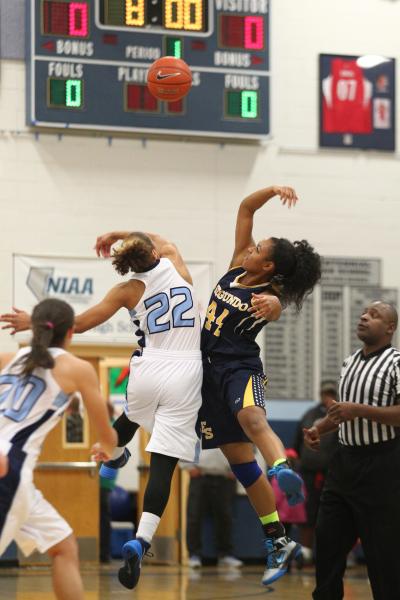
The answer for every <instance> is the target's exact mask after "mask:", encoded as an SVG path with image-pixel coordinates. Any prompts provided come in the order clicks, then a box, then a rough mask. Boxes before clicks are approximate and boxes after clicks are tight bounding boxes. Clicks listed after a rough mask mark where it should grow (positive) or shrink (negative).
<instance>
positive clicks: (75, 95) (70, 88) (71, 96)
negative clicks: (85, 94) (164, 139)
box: [65, 79, 82, 108]
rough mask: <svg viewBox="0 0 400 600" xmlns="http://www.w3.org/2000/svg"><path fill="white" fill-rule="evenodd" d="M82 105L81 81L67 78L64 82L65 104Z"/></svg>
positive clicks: (77, 106) (74, 106)
mask: <svg viewBox="0 0 400 600" xmlns="http://www.w3.org/2000/svg"><path fill="white" fill-rule="evenodd" d="M81 105H82V82H81V81H80V80H79V79H68V80H67V81H66V83H65V106H70V107H71V108H79V107H80V106H81Z"/></svg>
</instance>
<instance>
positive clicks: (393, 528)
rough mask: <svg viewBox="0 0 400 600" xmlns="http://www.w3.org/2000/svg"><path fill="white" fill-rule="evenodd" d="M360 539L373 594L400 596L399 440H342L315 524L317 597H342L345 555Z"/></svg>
mask: <svg viewBox="0 0 400 600" xmlns="http://www.w3.org/2000/svg"><path fill="white" fill-rule="evenodd" d="M358 538H360V539H361V543H362V546H363V550H364V553H365V559H366V563H367V568H368V575H369V579H370V582H371V587H372V593H373V597H374V600H399V599H400V563H399V546H400V440H397V439H396V440H391V441H388V442H382V443H379V444H372V445H371V446H364V447H351V448H348V447H345V446H340V448H339V450H338V451H337V452H336V453H335V454H334V456H333V457H332V461H331V463H330V468H329V471H328V475H327V479H326V482H325V486H324V489H323V492H322V496H321V504H320V508H319V514H318V519H317V528H316V580H317V585H316V588H315V590H314V593H313V598H314V600H341V599H342V598H343V575H344V572H345V569H346V557H347V554H348V552H349V551H350V550H351V548H352V547H353V545H354V544H355V542H356V541H357V539H358Z"/></svg>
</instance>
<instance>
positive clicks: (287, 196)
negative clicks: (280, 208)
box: [275, 185, 298, 208]
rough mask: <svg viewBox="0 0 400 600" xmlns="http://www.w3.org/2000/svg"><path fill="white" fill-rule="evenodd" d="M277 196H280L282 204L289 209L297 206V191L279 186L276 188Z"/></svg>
mask: <svg viewBox="0 0 400 600" xmlns="http://www.w3.org/2000/svg"><path fill="white" fill-rule="evenodd" d="M275 195H276V196H279V197H280V199H281V201H282V204H283V205H284V206H285V205H286V206H287V207H288V208H292V206H295V205H296V202H297V201H298V197H297V194H296V191H295V190H294V189H293V188H291V187H287V186H279V185H277V186H275Z"/></svg>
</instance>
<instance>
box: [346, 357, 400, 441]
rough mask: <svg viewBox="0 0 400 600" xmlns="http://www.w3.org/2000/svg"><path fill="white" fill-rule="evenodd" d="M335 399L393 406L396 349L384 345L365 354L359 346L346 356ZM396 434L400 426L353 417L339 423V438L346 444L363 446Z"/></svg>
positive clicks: (397, 383) (399, 389)
mask: <svg viewBox="0 0 400 600" xmlns="http://www.w3.org/2000/svg"><path fill="white" fill-rule="evenodd" d="M339 401H340V402H356V403H358V404H369V405H370V406H393V405H394V404H397V403H399V401H400V352H399V351H398V350H396V348H393V347H392V346H385V347H384V348H381V349H380V350H377V351H376V352H373V353H372V354H369V355H368V356H367V357H365V356H364V354H363V352H362V350H357V352H355V353H354V354H352V355H351V356H349V357H348V358H347V359H346V360H345V362H344V364H343V367H342V372H341V374H340V382H339ZM397 436H400V429H397V428H395V427H391V426H389V425H381V424H380V423H375V422H373V421H369V420H367V419H360V418H358V417H357V418H356V419H354V420H352V421H346V422H345V423H341V424H340V426H339V441H340V443H341V444H344V445H346V446H366V445H368V444H375V443H377V442H385V441H387V440H392V439H394V438H395V437H397Z"/></svg>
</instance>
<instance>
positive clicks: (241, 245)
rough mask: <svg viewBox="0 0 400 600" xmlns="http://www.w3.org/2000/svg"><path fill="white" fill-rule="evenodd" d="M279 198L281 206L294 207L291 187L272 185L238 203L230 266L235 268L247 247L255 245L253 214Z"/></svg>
mask: <svg viewBox="0 0 400 600" xmlns="http://www.w3.org/2000/svg"><path fill="white" fill-rule="evenodd" d="M275 196H279V198H280V199H281V201H282V204H283V205H287V206H288V208H291V207H292V206H294V205H295V204H296V202H297V200H298V198H297V194H296V192H295V190H294V189H293V188H291V187H286V186H279V185H273V186H271V187H267V188H263V189H261V190H257V192H254V193H253V194H250V196H247V197H246V198H245V199H244V200H242V202H241V203H240V206H239V210H238V213H237V218H236V230H235V249H234V252H233V257H232V261H231V264H230V266H231V267H235V266H236V265H239V264H240V263H241V262H242V259H243V256H244V254H245V253H246V251H247V248H248V247H249V246H252V245H254V244H255V242H254V239H253V224H254V213H255V212H256V211H257V210H258V209H260V208H261V207H262V206H264V204H266V202H268V200H271V198H274V197H275Z"/></svg>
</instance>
